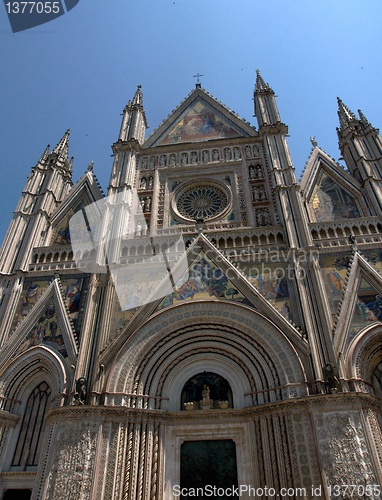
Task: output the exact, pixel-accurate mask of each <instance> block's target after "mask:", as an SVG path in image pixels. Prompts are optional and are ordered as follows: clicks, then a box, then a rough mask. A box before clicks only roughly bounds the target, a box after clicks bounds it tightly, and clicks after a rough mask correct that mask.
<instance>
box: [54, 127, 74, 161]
mask: <svg viewBox="0 0 382 500" xmlns="http://www.w3.org/2000/svg"><path fill="white" fill-rule="evenodd" d="M69 136H70V129H68V130H67V131H66V132H65V134H64V135H63V136H62V139H61V140H60V142H59V143H58V144H57V146H56V147H55V148H54V149H53V151H52V153H56V154H57V155H58V156H59V157H61V159H63V160H65V161H68V160H69Z"/></svg>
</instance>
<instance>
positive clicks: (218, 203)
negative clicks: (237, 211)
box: [176, 185, 229, 220]
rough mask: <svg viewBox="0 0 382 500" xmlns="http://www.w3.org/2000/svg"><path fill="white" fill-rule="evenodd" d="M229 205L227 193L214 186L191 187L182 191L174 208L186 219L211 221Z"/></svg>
mask: <svg viewBox="0 0 382 500" xmlns="http://www.w3.org/2000/svg"><path fill="white" fill-rule="evenodd" d="M228 205H229V198H228V195H227V193H226V192H225V191H224V190H223V189H222V188H220V187H218V186H214V185H199V186H195V185H194V186H191V187H189V188H188V189H186V190H185V191H183V192H182V193H181V194H180V196H179V198H178V200H177V202H176V208H177V211H178V212H179V214H180V215H181V216H182V217H185V218H187V219H194V220H196V219H204V220H208V219H212V218H214V217H216V216H218V215H219V214H221V213H222V212H224V211H225V210H226V208H227V207H228Z"/></svg>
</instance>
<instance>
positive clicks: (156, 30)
mask: <svg viewBox="0 0 382 500" xmlns="http://www.w3.org/2000/svg"><path fill="white" fill-rule="evenodd" d="M381 19H382V2H381V1H380V0H359V1H358V0H289V1H287V0H267V1H259V0H231V1H228V0H219V1H218V0H134V1H132V0H106V1H105V0H80V2H79V4H78V5H77V6H76V7H75V8H74V9H73V10H71V11H70V12H68V13H67V14H66V15H64V16H62V17H60V18H59V19H56V20H54V21H52V22H50V23H48V24H45V25H42V26H39V27H36V28H33V29H30V30H27V31H24V32H20V33H16V34H13V33H12V32H11V29H10V26H9V23H8V19H7V17H6V12H5V7H4V5H3V3H2V5H0V43H1V50H0V63H1V70H2V78H1V87H2V92H1V94H0V110H1V120H2V122H1V127H0V152H1V154H0V174H1V179H2V182H1V184H0V198H1V201H2V211H1V219H0V239H1V240H2V239H3V237H4V235H5V231H6V229H7V227H8V224H9V221H10V218H11V216H12V211H13V210H14V209H15V207H16V204H17V201H18V199H19V196H20V193H21V191H22V189H23V187H24V185H25V182H26V179H27V177H28V175H29V173H30V169H31V167H32V166H34V165H35V164H36V163H37V161H38V158H39V157H40V155H41V153H42V152H43V150H44V148H45V146H46V145H47V144H51V146H52V147H53V146H55V145H56V144H57V142H58V141H59V139H60V138H61V136H62V135H63V134H64V132H65V130H66V129H67V128H70V129H71V138H70V154H71V155H73V156H74V157H75V161H74V174H73V180H74V181H77V180H78V178H79V177H80V176H81V175H82V174H83V172H84V171H85V170H86V168H87V165H88V164H89V162H90V161H94V170H95V173H96V175H97V177H98V179H99V181H100V183H101V185H102V187H103V188H104V190H106V187H107V184H108V180H109V175H110V170H111V165H112V158H111V156H110V155H111V148H110V146H111V144H112V143H113V142H115V141H116V140H117V138H118V132H119V126H120V119H121V117H120V113H121V112H122V110H123V107H124V106H125V104H126V102H127V101H128V100H129V99H131V98H132V96H133V95H134V92H135V89H136V86H137V85H138V84H141V85H142V90H143V96H144V106H145V109H146V115H147V119H148V123H149V126H150V128H149V130H148V134H149V133H151V132H153V130H154V129H155V128H156V127H157V126H158V125H159V124H160V123H161V122H162V121H163V119H164V118H166V117H167V115H168V114H169V113H170V112H171V111H172V110H173V109H174V108H175V107H176V106H177V105H178V104H179V103H180V101H182V100H183V99H184V98H185V97H186V96H187V95H188V93H189V92H190V91H191V90H192V89H193V88H194V86H195V79H194V78H193V75H195V74H196V73H197V72H199V73H201V74H203V75H204V76H203V77H202V78H201V83H202V86H203V87H204V88H205V89H206V90H208V91H209V92H210V93H211V94H212V95H214V96H215V97H216V98H217V99H218V100H220V101H222V102H223V103H224V104H226V105H227V106H228V107H229V108H231V109H232V110H234V111H235V112H237V113H238V114H239V115H240V116H241V117H243V118H245V119H246V120H248V121H250V122H251V124H253V125H257V123H256V119H255V118H254V117H253V101H252V97H253V86H254V82H255V78H256V68H259V69H260V70H261V74H262V76H263V77H264V79H265V80H266V81H267V82H269V84H270V85H271V86H272V87H273V89H274V90H275V92H276V94H277V95H278V105H279V110H280V113H281V119H282V121H283V122H284V123H286V124H287V125H288V126H289V134H290V138H289V145H290V149H291V154H292V159H293V162H294V165H295V168H296V171H297V173H298V175H299V174H300V173H301V171H302V168H303V166H304V163H305V161H306V160H307V158H308V155H309V153H310V150H311V143H310V141H309V137H310V136H316V139H317V141H318V144H319V145H320V146H321V147H322V148H323V149H324V150H325V151H326V152H327V153H328V154H329V155H331V156H333V157H334V158H335V159H338V158H339V156H340V153H339V151H338V148H337V135H336V126H337V125H338V119H337V103H336V97H337V96H339V97H341V98H342V100H343V101H344V102H345V104H347V105H348V106H349V107H350V109H352V110H353V111H354V112H356V111H357V109H359V108H360V109H361V110H362V111H363V112H364V114H365V115H366V117H367V118H368V119H369V120H370V121H371V123H372V124H373V125H374V126H376V127H379V126H382V103H381V99H380V87H381V83H380V82H381V76H382V60H381V39H382V30H381V26H380V23H381Z"/></svg>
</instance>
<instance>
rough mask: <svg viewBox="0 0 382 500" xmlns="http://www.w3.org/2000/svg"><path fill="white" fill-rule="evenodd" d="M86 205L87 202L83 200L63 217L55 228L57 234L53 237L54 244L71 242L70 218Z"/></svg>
mask: <svg viewBox="0 0 382 500" xmlns="http://www.w3.org/2000/svg"><path fill="white" fill-rule="evenodd" d="M84 207H85V202H84V201H83V200H81V202H80V203H79V204H77V205H74V206H73V207H71V209H70V210H69V211H68V213H67V214H66V215H65V217H63V219H62V220H61V221H60V223H59V224H58V226H57V228H56V230H55V236H54V238H53V242H52V244H53V245H69V244H70V231H69V220H70V218H71V217H72V216H73V215H74V214H75V213H76V212H78V211H79V210H81V209H82V208H84Z"/></svg>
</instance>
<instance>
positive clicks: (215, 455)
mask: <svg viewBox="0 0 382 500" xmlns="http://www.w3.org/2000/svg"><path fill="white" fill-rule="evenodd" d="M180 486H181V488H182V489H183V488H186V489H187V490H188V491H190V489H191V488H193V489H196V488H200V490H199V491H200V492H201V491H206V490H207V489H206V487H211V488H213V487H216V489H217V488H219V489H222V490H221V491H220V493H222V492H223V490H224V491H227V495H224V494H223V495H220V494H219V497H218V498H219V499H222V500H228V499H230V500H232V499H237V498H238V496H235V495H232V491H233V490H232V488H237V486H238V481H237V463H236V446H235V443H234V441H233V440H232V439H225V440H205V441H185V442H184V443H183V444H182V446H181V460H180ZM211 488H210V491H212V489H211ZM180 498H181V499H186V498H189V497H186V496H181V497H180ZM197 498H198V499H200V500H204V499H205V500H207V499H210V498H215V497H211V494H209V495H205V496H204V495H198V496H197Z"/></svg>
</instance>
